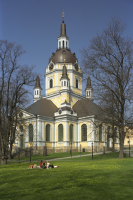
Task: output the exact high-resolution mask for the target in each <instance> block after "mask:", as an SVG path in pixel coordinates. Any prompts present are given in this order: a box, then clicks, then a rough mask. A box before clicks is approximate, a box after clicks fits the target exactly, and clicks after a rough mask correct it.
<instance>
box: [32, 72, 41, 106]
mask: <svg viewBox="0 0 133 200" xmlns="http://www.w3.org/2000/svg"><path fill="white" fill-rule="evenodd" d="M41 91H42V88H41V85H40V78H39V76H38V74H37V77H36V84H35V87H34V99H33V101H34V102H36V101H37V100H39V99H40V98H41Z"/></svg>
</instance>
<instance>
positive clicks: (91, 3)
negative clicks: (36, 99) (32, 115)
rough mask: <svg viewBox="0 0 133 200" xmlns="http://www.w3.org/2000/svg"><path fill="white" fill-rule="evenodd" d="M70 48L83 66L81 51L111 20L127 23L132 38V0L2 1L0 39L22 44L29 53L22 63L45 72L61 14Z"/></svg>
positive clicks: (42, 74)
mask: <svg viewBox="0 0 133 200" xmlns="http://www.w3.org/2000/svg"><path fill="white" fill-rule="evenodd" d="M63 9H64V12H65V17H64V20H65V23H66V31H67V36H68V37H69V47H70V49H71V51H72V53H74V52H75V53H76V57H77V58H78V61H79V64H81V55H80V50H81V49H83V47H85V48H86V47H87V46H88V45H89V42H90V40H91V39H92V38H93V37H94V36H96V33H97V32H98V33H101V32H102V31H103V29H105V28H106V27H107V23H108V22H109V20H110V19H111V17H113V16H116V18H119V19H122V21H124V22H125V23H126V24H127V29H126V31H125V35H127V36H133V0H0V38H1V39H2V40H5V39H6V40H8V41H9V42H15V43H16V44H21V45H22V47H23V49H24V50H26V54H25V55H23V56H22V57H21V60H20V64H28V65H29V66H31V65H35V66H36V68H35V72H36V73H39V74H40V75H41V78H42V79H43V81H42V83H41V84H42V88H43V91H42V94H44V93H45V90H44V73H45V68H46V67H47V66H48V61H49V58H50V57H51V54H52V52H55V51H56V48H57V38H58V37H59V36H60V25H61V23H62V11H63Z"/></svg>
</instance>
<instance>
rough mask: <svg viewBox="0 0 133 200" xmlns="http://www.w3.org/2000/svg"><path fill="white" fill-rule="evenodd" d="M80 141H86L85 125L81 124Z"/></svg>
mask: <svg viewBox="0 0 133 200" xmlns="http://www.w3.org/2000/svg"><path fill="white" fill-rule="evenodd" d="M81 140H82V141H87V125H86V124H83V125H82V126H81Z"/></svg>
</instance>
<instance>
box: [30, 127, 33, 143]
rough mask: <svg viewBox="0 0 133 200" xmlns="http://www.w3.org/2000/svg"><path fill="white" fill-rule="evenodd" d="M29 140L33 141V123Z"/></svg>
mask: <svg viewBox="0 0 133 200" xmlns="http://www.w3.org/2000/svg"><path fill="white" fill-rule="evenodd" d="M29 142H33V125H32V124H29Z"/></svg>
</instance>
